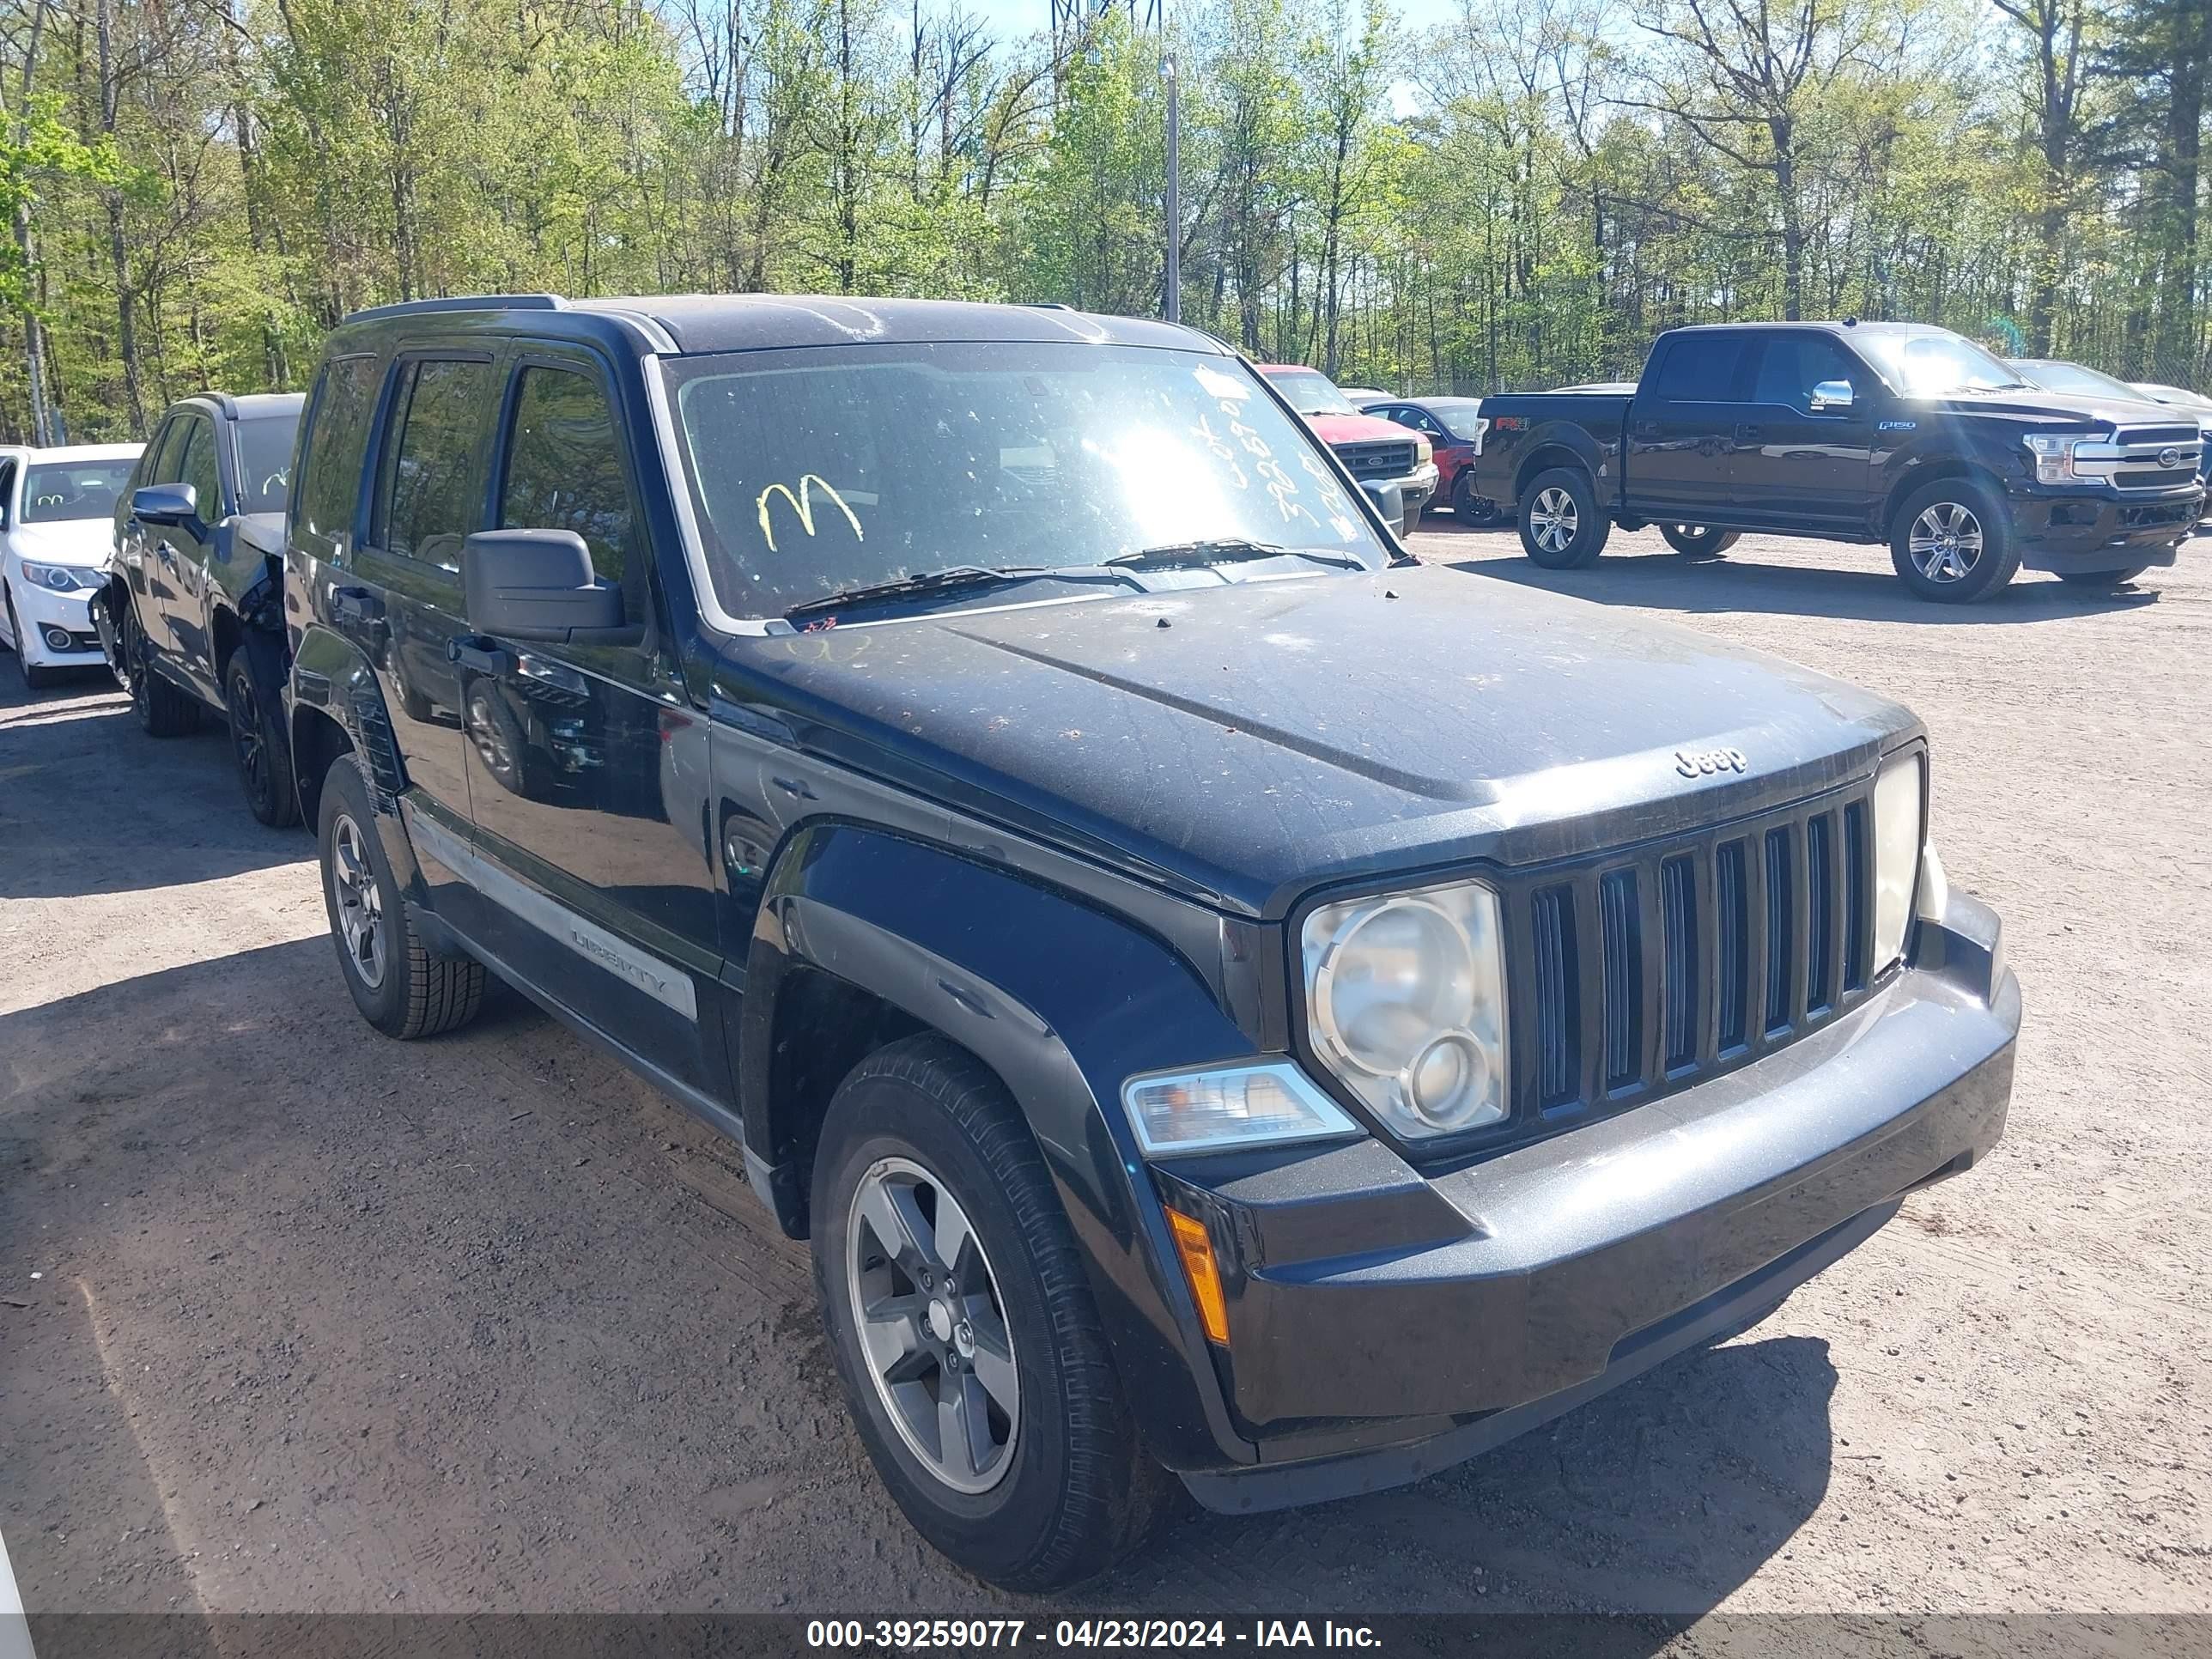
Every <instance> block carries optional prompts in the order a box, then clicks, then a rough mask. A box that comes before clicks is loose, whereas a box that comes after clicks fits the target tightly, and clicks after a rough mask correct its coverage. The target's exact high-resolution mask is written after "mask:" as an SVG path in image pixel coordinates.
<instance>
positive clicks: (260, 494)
mask: <svg viewBox="0 0 2212 1659" xmlns="http://www.w3.org/2000/svg"><path fill="white" fill-rule="evenodd" d="M299 429H300V420H299V416H296V415H264V416H258V417H257V418H256V419H253V420H250V421H240V422H239V423H238V510H239V511H240V512H241V513H282V512H283V510H284V503H285V501H286V499H287V498H288V497H289V495H291V493H292V439H293V437H294V435H295V434H296V433H297V432H298V431H299Z"/></svg>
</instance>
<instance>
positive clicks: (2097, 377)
mask: <svg viewBox="0 0 2212 1659" xmlns="http://www.w3.org/2000/svg"><path fill="white" fill-rule="evenodd" d="M2013 367H2014V368H2016V369H2018V370H2019V371H2020V372H2021V374H2025V375H2026V376H2027V378H2028V379H2029V380H2033V382H2034V383H2035V384H2036V385H2038V386H2041V387H2042V388H2043V389H2044V390H2045V392H2087V393H2088V394H2089V395H2090V396H2091V397H2093V398H2123V399H2124V400H2125V401H2126V402H2129V403H2131V404H2139V403H2141V402H2142V400H2143V394H2142V392H2138V391H2136V389H2135V388H2134V387H2133V386H2130V385H2129V384H2128V383H2127V382H2126V381H2125V380H2114V379H2113V378H2112V376H2111V375H2109V374H2099V373H2098V372H2097V371H2096V370H2095V369H2093V368H2083V367H2082V366H2081V364H2079V363H2015V364H2014V365H2013Z"/></svg>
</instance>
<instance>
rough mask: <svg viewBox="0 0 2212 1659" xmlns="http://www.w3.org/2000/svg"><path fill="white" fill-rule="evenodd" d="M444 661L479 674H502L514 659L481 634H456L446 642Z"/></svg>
mask: <svg viewBox="0 0 2212 1659" xmlns="http://www.w3.org/2000/svg"><path fill="white" fill-rule="evenodd" d="M446 659H447V661H448V662H456V663H459V665H461V666H462V667H464V668H473V669H475V670H476V671H477V672H478V673H479V674H504V673H505V672H507V670H508V669H509V668H511V667H513V665H514V659H513V658H512V657H510V656H508V655H507V653H506V651H504V650H503V649H501V647H500V646H499V644H498V642H497V641H493V640H489V639H487V638H486V637H485V636H484V635H482V634H457V635H454V636H453V638H452V639H450V640H447V641H446Z"/></svg>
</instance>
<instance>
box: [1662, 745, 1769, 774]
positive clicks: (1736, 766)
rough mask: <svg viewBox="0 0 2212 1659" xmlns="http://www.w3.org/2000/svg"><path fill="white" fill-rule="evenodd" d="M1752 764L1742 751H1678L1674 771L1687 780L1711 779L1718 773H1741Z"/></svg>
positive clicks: (1675, 754)
mask: <svg viewBox="0 0 2212 1659" xmlns="http://www.w3.org/2000/svg"><path fill="white" fill-rule="evenodd" d="M1750 764H1751V762H1750V761H1749V760H1748V759H1747V758H1746V757H1745V756H1744V752H1743V750H1741V749H1699V750H1689V749H1677V750H1675V751H1674V769H1675V770H1676V771H1677V772H1680V774H1681V775H1683V776H1684V777H1686V778H1709V777H1711V776H1712V775H1713V774H1714V773H1716V772H1741V771H1743V770H1745V769H1747V768H1748V767H1749V766H1750Z"/></svg>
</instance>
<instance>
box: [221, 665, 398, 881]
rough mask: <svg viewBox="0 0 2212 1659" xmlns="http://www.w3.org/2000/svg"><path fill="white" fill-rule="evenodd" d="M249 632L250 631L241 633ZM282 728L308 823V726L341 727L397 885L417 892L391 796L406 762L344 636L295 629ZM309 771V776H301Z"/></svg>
mask: <svg viewBox="0 0 2212 1659" xmlns="http://www.w3.org/2000/svg"><path fill="white" fill-rule="evenodd" d="M248 637H249V638H250V637H251V635H250V634H249V636H248ZM284 708H285V720H284V735H285V738H286V742H287V744H288V747H289V754H290V757H291V758H292V761H293V781H294V783H295V787H297V788H298V790H299V793H300V812H301V817H303V818H304V819H305V820H306V821H307V826H308V828H309V829H313V827H314V823H315V810H316V798H317V796H318V795H319V793H320V792H321V789H322V782H323V776H322V772H321V771H320V770H317V769H315V768H314V764H313V757H315V756H316V755H318V754H319V753H320V752H322V750H321V745H320V744H319V743H317V742H315V741H313V740H312V739H313V736H314V734H313V732H312V730H311V728H312V726H313V725H314V723H315V722H318V721H322V720H327V721H329V722H330V723H331V725H333V726H337V729H338V731H339V732H341V733H343V736H344V738H345V740H346V743H347V744H348V745H349V747H350V748H351V750H352V751H353V754H354V756H355V758H356V760H357V761H358V762H359V763H360V765H361V769H362V776H363V778H364V779H365V780H366V781H367V782H368V799H369V805H370V806H371V807H372V808H373V809H374V811H375V813H376V818H377V834H378V836H379V837H380V839H381V841H382V842H383V843H384V850H385V855H386V857H387V858H389V859H390V860H392V874H393V876H394V877H395V878H397V879H398V884H399V889H400V890H401V891H402V892H404V893H406V894H407V895H409V896H410V897H415V898H419V897H420V896H422V870H421V867H420V866H419V865H418V864H417V863H416V858H415V846H414V842H412V841H411V840H410V838H409V836H408V834H407V825H406V823H405V822H404V820H403V819H402V818H401V817H400V816H399V797H400V795H401V793H403V792H404V790H405V789H406V787H407V769H406V767H405V765H404V763H403V762H402V761H401V759H400V757H399V744H398V739H397V738H396V737H395V736H394V734H393V732H392V714H391V712H390V710H389V709H387V708H386V707H385V702H384V687H383V685H382V684H381V683H380V681H379V680H378V679H377V678H376V669H375V666H374V665H373V664H372V663H371V662H370V661H369V659H368V653H365V652H364V651H362V648H361V647H359V646H358V645H356V644H355V643H354V642H353V641H351V640H349V639H348V638H346V637H345V635H343V634H340V633H338V632H337V631H336V630H334V629H330V628H326V627H325V626H323V625H322V624H320V623H313V624H311V625H310V626H309V627H308V628H307V629H306V630H305V631H304V632H303V633H302V634H301V636H300V644H299V648H298V649H297V650H296V651H295V652H294V653H293V655H292V666H291V678H290V682H289V689H288V690H287V693H286V696H285V698H284ZM310 771H313V773H314V775H313V776H312V777H311V776H309V775H308V773H309V772H310Z"/></svg>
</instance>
